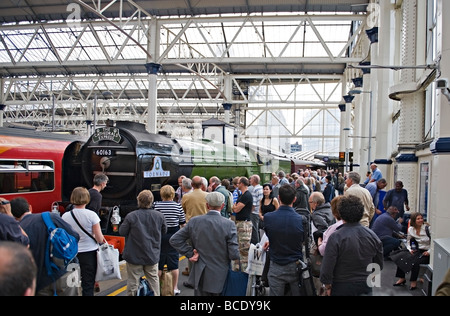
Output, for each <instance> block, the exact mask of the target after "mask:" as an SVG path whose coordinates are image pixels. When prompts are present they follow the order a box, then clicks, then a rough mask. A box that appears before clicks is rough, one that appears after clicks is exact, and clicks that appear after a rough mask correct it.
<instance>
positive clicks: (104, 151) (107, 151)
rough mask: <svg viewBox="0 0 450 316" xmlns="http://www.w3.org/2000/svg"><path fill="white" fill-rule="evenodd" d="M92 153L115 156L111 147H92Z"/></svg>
mask: <svg viewBox="0 0 450 316" xmlns="http://www.w3.org/2000/svg"><path fill="white" fill-rule="evenodd" d="M93 152H94V155H96V156H115V155H116V151H115V150H113V149H94V150H93Z"/></svg>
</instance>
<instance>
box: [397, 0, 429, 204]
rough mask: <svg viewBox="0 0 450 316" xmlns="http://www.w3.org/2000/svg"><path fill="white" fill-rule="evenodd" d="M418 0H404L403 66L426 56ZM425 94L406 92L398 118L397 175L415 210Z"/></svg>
mask: <svg viewBox="0 0 450 316" xmlns="http://www.w3.org/2000/svg"><path fill="white" fill-rule="evenodd" d="M417 5H418V1H417V0H408V1H404V2H403V5H402V10H403V26H402V46H401V50H402V52H401V56H402V60H401V63H402V65H404V66H411V65H416V64H417V65H422V64H424V63H425V61H423V60H417V57H416V53H417V51H418V50H419V49H423V46H422V44H418V43H423V41H421V40H422V39H418V38H417V14H418V11H417ZM416 81H417V76H416V70H415V69H410V68H405V69H403V70H402V71H401V74H400V82H401V84H404V85H405V86H406V85H408V84H411V83H414V84H415V83H416ZM424 102H425V101H424V95H423V92H421V91H417V92H416V93H410V94H405V95H403V96H402V99H401V103H400V106H401V115H400V118H399V143H398V150H399V155H398V156H397V157H396V163H397V179H395V180H401V181H403V184H404V187H405V189H407V190H408V194H409V196H408V198H409V206H410V207H411V210H412V211H416V210H417V195H418V193H417V192H418V169H419V168H418V165H417V161H418V158H417V156H416V154H415V151H416V146H417V145H418V144H420V143H421V142H422V138H423V129H424V127H423V117H424Z"/></svg>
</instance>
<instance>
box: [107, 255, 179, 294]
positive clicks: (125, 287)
mask: <svg viewBox="0 0 450 316" xmlns="http://www.w3.org/2000/svg"><path fill="white" fill-rule="evenodd" d="M183 259H186V257H185V256H181V257H180V259H179V260H178V261H181V260H183ZM144 278H145V276H144ZM126 290H127V286H126V285H125V286H123V287H121V288H120V289H117V290H115V291H114V292H111V293H109V294H108V295H106V296H117V295H119V294H120V293H122V292H124V291H126Z"/></svg>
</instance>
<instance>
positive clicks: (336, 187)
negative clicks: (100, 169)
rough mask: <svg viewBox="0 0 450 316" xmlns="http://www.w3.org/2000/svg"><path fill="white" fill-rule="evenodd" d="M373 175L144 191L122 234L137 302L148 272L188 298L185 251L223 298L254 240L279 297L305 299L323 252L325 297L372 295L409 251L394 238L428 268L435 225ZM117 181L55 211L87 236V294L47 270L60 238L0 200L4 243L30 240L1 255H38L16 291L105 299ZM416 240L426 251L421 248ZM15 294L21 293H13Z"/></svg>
mask: <svg viewBox="0 0 450 316" xmlns="http://www.w3.org/2000/svg"><path fill="white" fill-rule="evenodd" d="M371 169H372V172H371V175H369V176H368V179H366V181H365V182H364V183H361V177H360V175H359V174H358V173H357V172H349V173H347V174H345V175H342V174H341V173H339V172H338V171H337V170H332V171H326V170H318V171H313V170H309V169H308V170H299V172H298V173H292V174H286V173H285V172H284V171H279V172H278V173H273V174H272V178H271V181H270V182H268V183H263V184H261V183H260V182H261V179H260V177H259V176H258V175H256V174H254V175H251V176H250V177H245V176H240V177H235V178H232V179H222V180H221V179H219V178H218V177H216V176H213V177H211V178H209V179H206V178H204V177H201V176H193V177H192V178H189V177H187V176H180V177H179V178H178V188H177V189H176V190H175V188H173V187H172V186H170V185H165V186H163V187H162V188H161V190H160V196H161V201H155V200H154V196H153V194H152V192H151V191H150V190H143V191H141V192H140V193H139V195H138V196H137V209H136V210H135V211H132V212H130V213H129V214H128V215H127V216H126V217H125V218H124V220H123V222H122V224H121V225H120V227H119V234H120V235H121V236H125V239H126V243H125V247H124V250H123V254H122V256H123V259H124V260H125V261H126V267H127V275H128V280H127V295H130V296H134V295H136V293H137V289H138V285H139V280H140V278H141V277H142V276H144V275H145V277H146V279H147V280H148V282H149V284H150V287H151V288H152V290H153V292H154V294H155V295H156V296H158V295H160V282H159V278H160V276H161V273H162V271H163V269H164V267H165V266H166V267H167V269H168V271H169V272H170V273H171V274H172V282H173V283H172V287H173V293H174V294H175V295H177V294H180V292H181V289H180V288H179V287H178V280H179V266H178V263H179V257H180V256H186V258H187V259H188V263H189V264H188V267H187V268H186V270H185V271H182V273H183V274H186V275H188V276H189V277H188V281H186V282H184V283H183V285H184V286H186V287H189V288H193V289H194V293H195V295H201V296H205V295H206V296H218V295H221V293H222V289H223V286H224V284H225V281H226V277H227V271H228V269H230V268H232V269H233V270H240V271H242V272H245V271H246V269H247V264H248V255H249V249H250V245H251V244H257V243H259V242H261V240H262V238H264V245H263V248H264V250H265V251H267V259H266V261H267V267H268V269H267V270H266V272H267V275H266V280H267V284H266V285H267V286H268V287H269V291H270V292H269V295H274V296H278V295H299V294H300V293H299V288H298V282H299V278H300V275H299V273H298V271H299V265H300V262H301V261H307V259H308V257H309V252H308V251H309V249H310V247H311V246H315V247H316V248H317V251H318V253H319V255H320V256H321V258H322V259H321V262H322V264H321V269H320V275H319V276H318V279H319V280H320V284H321V285H322V286H323V293H325V294H328V295H335V296H339V295H371V293H372V288H371V287H370V286H369V285H368V284H367V282H366V281H367V277H368V276H369V273H370V272H369V271H367V267H368V265H369V264H378V265H379V266H380V268H381V269H382V268H383V261H384V260H386V259H388V258H389V255H390V253H391V252H392V251H394V250H396V249H398V248H399V247H400V246H401V239H399V238H396V237H393V233H395V232H399V233H401V232H402V231H404V232H405V233H406V237H407V239H406V240H407V243H406V247H407V248H408V249H409V250H410V251H411V252H413V251H420V253H421V261H420V263H421V264H423V263H428V262H429V258H430V237H429V227H427V226H429V225H428V224H427V223H425V222H424V220H423V216H422V214H420V213H412V215H411V221H410V224H409V226H404V224H403V223H404V222H406V221H404V220H403V218H404V215H405V210H407V211H410V208H409V202H408V194H407V191H406V190H405V189H404V188H403V184H402V182H401V181H397V183H396V184H395V188H394V189H392V190H389V191H388V192H387V193H386V194H385V196H384V197H382V196H381V195H380V192H382V190H383V189H384V188H385V187H386V185H387V183H386V180H385V179H384V178H383V177H382V175H381V172H380V171H379V170H378V169H377V167H376V165H373V166H371ZM107 183H108V177H107V176H105V175H103V174H99V175H96V177H95V178H94V186H93V188H91V189H90V190H87V189H85V188H81V187H79V188H75V189H74V190H73V192H72V195H71V201H70V202H71V204H72V206H71V208H70V209H69V210H67V211H66V212H65V213H64V214H63V216H62V217H60V216H57V215H56V214H51V215H52V219H53V221H54V222H55V224H56V226H57V227H62V228H64V229H66V231H68V232H69V233H70V234H71V235H73V236H75V237H76V239H77V240H78V244H79V252H78V255H77V258H76V261H77V263H78V264H79V266H80V272H81V289H78V288H68V287H67V282H64V277H67V276H68V274H70V273H71V272H70V271H69V272H61V273H60V275H58V276H57V278H56V280H54V279H51V278H49V276H48V275H46V269H45V267H44V265H45V263H44V261H45V260H44V254H45V247H46V241H47V237H48V235H47V234H48V233H47V230H46V229H45V224H44V222H43V221H42V220H41V217H40V216H39V215H38V214H33V213H32V206H31V205H29V204H28V202H27V201H26V199H24V198H16V199H13V200H11V201H7V200H6V199H3V198H0V202H1V205H0V211H1V212H0V239H1V240H4V241H8V242H14V243H17V244H20V245H21V248H17V250H16V251H11V249H10V246H9V245H8V244H5V245H3V243H2V244H1V247H0V252H3V253H8V254H11V255H10V256H9V257H11V256H12V255H15V254H17V256H19V255H20V256H26V253H27V252H29V254H31V256H28V259H27V260H29V261H30V262H32V264H30V265H29V266H28V270H29V271H28V272H29V273H28V274H26V275H25V274H24V278H25V277H26V278H28V279H30V277H31V279H34V281H32V282H31V283H30V282H28V283H29V284H28V283H27V285H26V286H24V287H22V288H21V289H14V291H21V293H22V294H24V295H25V294H31V295H53V290H54V289H55V288H56V289H57V294H58V295H83V296H92V295H94V291H95V288H96V287H97V286H98V284H96V280H95V274H96V264H97V263H96V261H97V259H96V252H97V249H98V245H99V244H101V243H104V242H106V240H105V238H104V236H103V234H102V230H101V228H100V217H99V209H100V207H101V200H102V199H101V191H102V190H103V189H104V188H105V187H106V185H107ZM2 213H3V214H2ZM425 227H427V229H426V230H425ZM405 228H406V230H405ZM205 236H207V238H205ZM355 236H357V238H354V237H355ZM412 239H413V240H414V242H415V243H417V246H418V247H417V250H416V249H411V246H410V241H411V240H412ZM23 252H25V254H24V253H23ZM9 257H8V258H9ZM0 260H3V261H4V262H6V263H8V260H10V262H11V263H8V264H13V262H15V261H14V260H16V259H14V258H10V259H7V257H4V258H3V256H1V257H0ZM6 263H5V265H3V264H2V265H1V266H0V267H1V268H0V288H2V289H3V285H4V283H5V282H10V280H13V279H12V278H10V277H9V274H8V273H7V272H6V268H4V267H6V266H8V265H7V264H6ZM15 268H18V267H15ZM396 276H397V277H398V278H399V279H398V281H397V282H396V283H395V284H394V286H403V285H405V283H406V278H405V274H404V273H403V272H402V271H401V269H398V270H397V274H396ZM417 278H418V269H415V270H414V269H413V271H412V272H411V276H410V282H411V284H410V289H411V290H414V289H416V288H417ZM28 279H27V280H28ZM7 288H8V287H6V286H5V289H7ZM318 290H319V289H318ZM5 291H6V290H5ZM9 293H11V294H12V295H14V293H17V292H13V289H11V292H9ZM6 294H8V293H6Z"/></svg>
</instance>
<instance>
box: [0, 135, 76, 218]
mask: <svg viewBox="0 0 450 316" xmlns="http://www.w3.org/2000/svg"><path fill="white" fill-rule="evenodd" d="M74 141H75V139H74V138H73V137H72V136H71V135H58V134H49V133H38V132H35V131H30V130H25V129H17V128H14V129H11V128H0V196H2V197H4V198H6V199H8V200H11V199H13V198H15V197H18V196H21V197H24V198H26V199H27V201H28V202H29V203H30V205H31V206H32V209H33V212H36V213H38V212H44V211H50V210H51V207H52V204H53V202H60V201H62V195H61V194H62V187H61V185H62V168H63V166H62V165H63V156H64V151H65V150H66V148H67V147H68V146H69V145H70V144H71V143H72V142H74ZM61 210H62V208H61Z"/></svg>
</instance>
